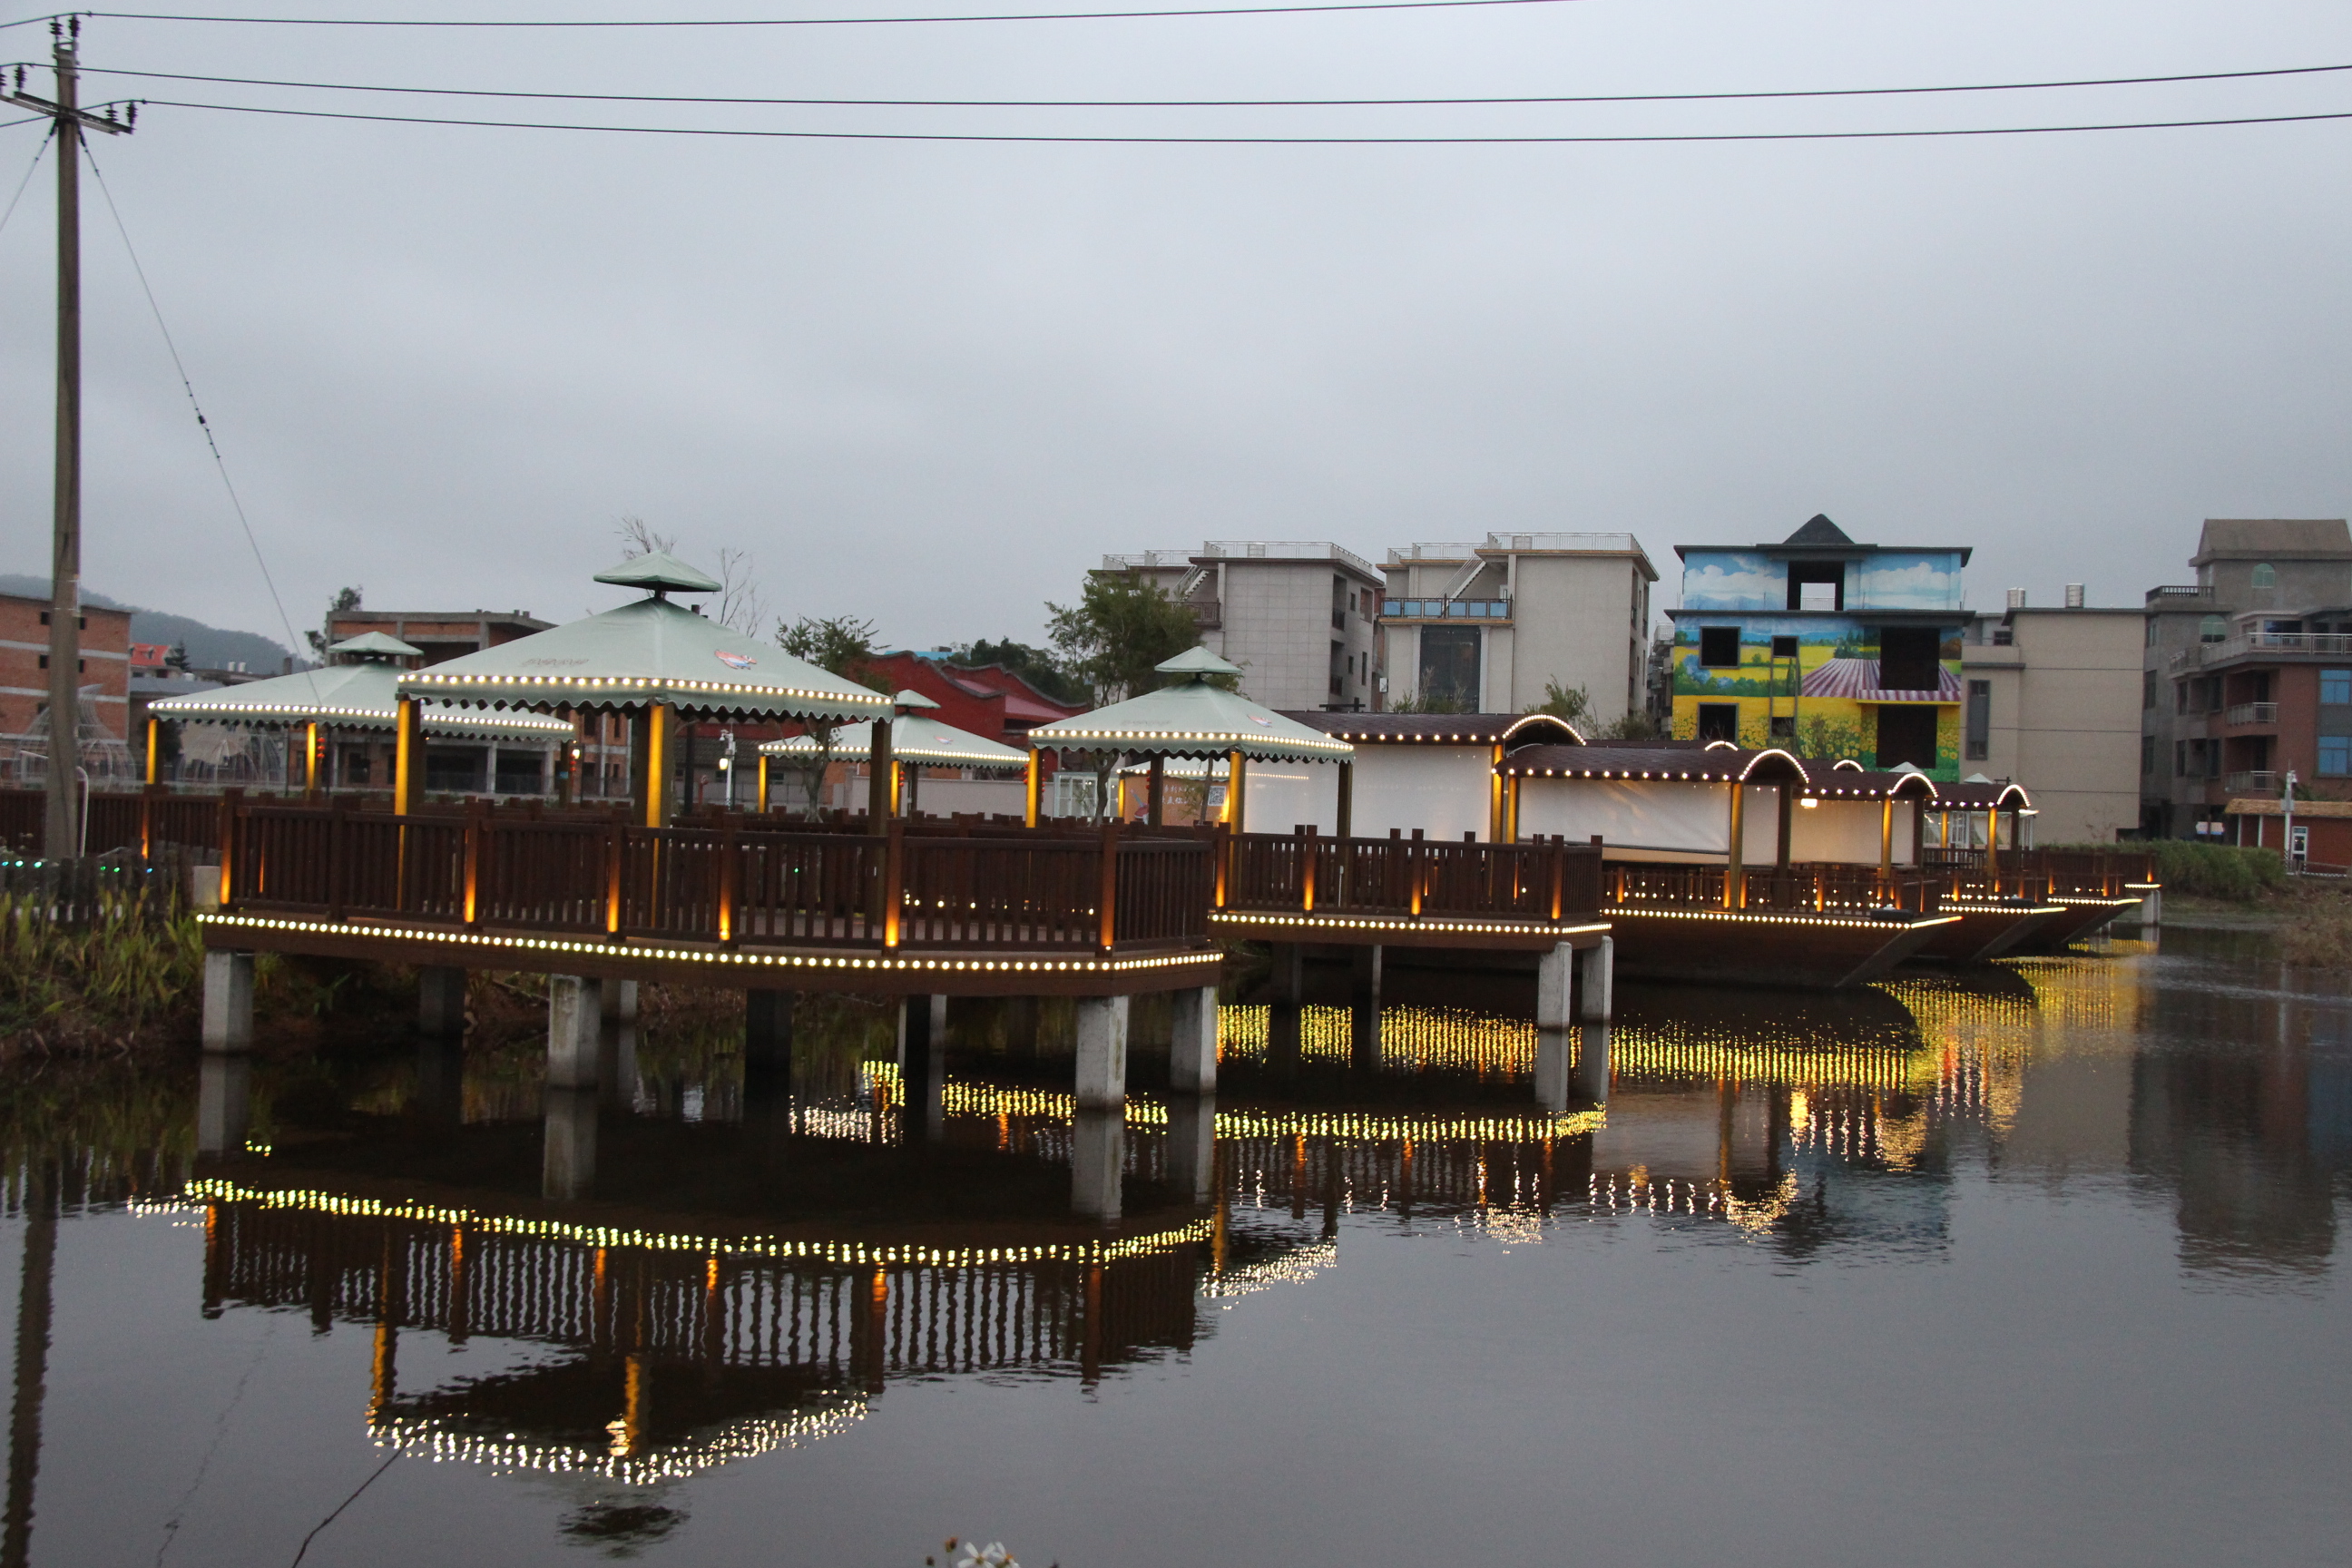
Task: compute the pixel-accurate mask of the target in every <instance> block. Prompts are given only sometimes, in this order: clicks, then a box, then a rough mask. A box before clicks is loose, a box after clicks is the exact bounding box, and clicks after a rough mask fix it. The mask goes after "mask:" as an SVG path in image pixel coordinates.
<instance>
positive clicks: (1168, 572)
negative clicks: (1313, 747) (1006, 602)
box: [1096, 539, 1385, 712]
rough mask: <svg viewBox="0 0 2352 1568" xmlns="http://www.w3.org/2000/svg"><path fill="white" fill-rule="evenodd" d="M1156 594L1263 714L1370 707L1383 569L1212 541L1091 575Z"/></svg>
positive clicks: (1315, 547) (1334, 555) (1318, 545)
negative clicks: (1148, 586)
mask: <svg viewBox="0 0 2352 1568" xmlns="http://www.w3.org/2000/svg"><path fill="white" fill-rule="evenodd" d="M1096 570H1097V573H1099V574H1106V575H1114V576H1123V577H1138V578H1141V579H1142V580H1144V581H1146V582H1149V583H1153V584H1158V585H1159V586H1160V588H1162V589H1164V590H1165V591H1166V592H1167V593H1168V595H1170V596H1171V597H1172V598H1174V599H1176V600H1178V601H1179V602H1180V603H1182V604H1184V605H1188V606H1190V607H1191V609H1192V614H1193V617H1194V618H1195V619H1196V620H1197V621H1199V623H1200V626H1201V642H1202V646H1203V647H1206V648H1208V650H1209V651H1210V652H1212V653H1213V654H1215V655H1217V656H1218V657H1219V658H1223V659H1225V660H1226V661H1228V662H1229V663H1233V664H1236V665H1239V666H1240V667H1241V668H1242V672H1243V673H1242V683H1241V689H1242V694H1243V695H1244V696H1245V697H1247V698H1249V699H1250V700H1252V701H1254V702H1257V703H1260V704H1262V705H1263V706H1265V707H1267V708H1274V709H1281V710H1311V709H1319V710H1325V711H1335V712H1362V711H1367V710H1371V709H1373V708H1374V707H1375V706H1376V703H1377V699H1378V694H1379V688H1378V685H1377V683H1376V679H1375V676H1374V660H1375V658H1376V656H1377V651H1378V646H1379V636H1380V632H1379V626H1380V608H1381V589H1382V587H1383V585H1384V582H1385V579H1384V578H1383V576H1382V574H1381V570H1380V568H1379V567H1377V566H1374V565H1373V564H1372V563H1370V562H1369V561H1367V560H1365V559H1364V558H1363V557H1362V556H1360V555H1357V554H1355V553H1353V552H1349V551H1347V550H1343V549H1341V548H1340V547H1339V545H1337V544H1333V543H1330V542H1328V541H1319V540H1318V541H1301V540H1287V541H1286V540H1229V539H1213V540H1209V541H1207V542H1204V543H1203V544H1202V546H1201V548H1200V549H1199V550H1197V551H1190V550H1145V551H1139V552H1135V553H1133V554H1129V555H1106V556H1104V557H1103V563H1102V565H1101V566H1099V567H1097V569H1096Z"/></svg>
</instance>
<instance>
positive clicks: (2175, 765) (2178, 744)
mask: <svg viewBox="0 0 2352 1568" xmlns="http://www.w3.org/2000/svg"><path fill="white" fill-rule="evenodd" d="M2172 772H2173V773H2174V775H2175V776H2176V777H2179V778H2187V777H2189V742H2186V741H2175V742H2172Z"/></svg>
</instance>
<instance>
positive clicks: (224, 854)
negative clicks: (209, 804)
mask: <svg viewBox="0 0 2352 1568" xmlns="http://www.w3.org/2000/svg"><path fill="white" fill-rule="evenodd" d="M244 795H245V792H244V791H243V790H241V789H225V790H223V791H221V800H220V833H219V838H220V858H221V861H220V907H221V909H222V910H224V911H226V910H228V909H229V908H230V907H231V906H232V902H233V900H234V898H235V895H236V892H237V888H236V808H237V804H238V802H239V801H240V800H241V799H242V798H243V796H244Z"/></svg>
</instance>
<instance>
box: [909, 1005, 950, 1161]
mask: <svg viewBox="0 0 2352 1568" xmlns="http://www.w3.org/2000/svg"><path fill="white" fill-rule="evenodd" d="M947 1028H948V999H947V998H946V997H945V996H908V997H906V998H904V999H903V1000H901V1001H900V1003H899V1005H898V1082H899V1085H900V1087H901V1088H902V1089H904V1091H905V1093H906V1096H907V1102H906V1103H907V1109H906V1118H907V1121H906V1132H907V1136H908V1139H910V1140H912V1139H917V1138H920V1139H922V1140H924V1141H926V1142H930V1141H935V1140H937V1139H938V1138H939V1137H940V1135H941V1134H942V1133H943V1132H944V1131H946V1125H947Z"/></svg>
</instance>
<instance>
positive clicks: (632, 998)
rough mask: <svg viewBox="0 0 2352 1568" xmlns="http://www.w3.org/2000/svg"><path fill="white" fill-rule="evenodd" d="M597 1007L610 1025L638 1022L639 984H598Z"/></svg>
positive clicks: (620, 981)
mask: <svg viewBox="0 0 2352 1568" xmlns="http://www.w3.org/2000/svg"><path fill="white" fill-rule="evenodd" d="M596 1007H597V1011H598V1012H599V1013H600V1014H602V1015H603V1016H604V1022H606V1023H608V1024H634V1023H635V1022H636V1021H637V983H636V982H635V981H634V980H599V981H598V982H596Z"/></svg>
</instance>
